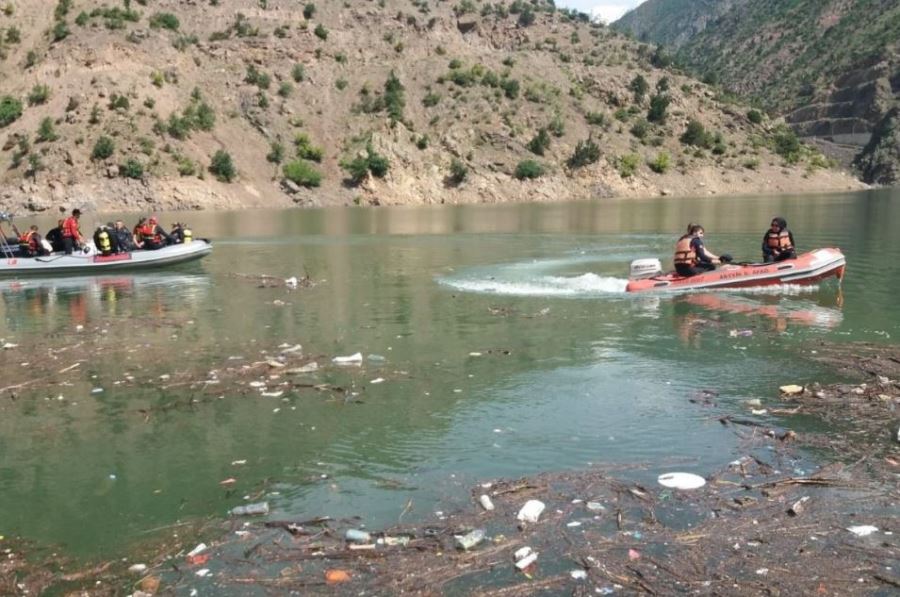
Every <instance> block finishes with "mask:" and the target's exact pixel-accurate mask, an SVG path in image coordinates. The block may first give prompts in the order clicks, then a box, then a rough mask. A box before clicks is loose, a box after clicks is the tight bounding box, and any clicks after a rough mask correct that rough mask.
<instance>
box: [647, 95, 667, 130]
mask: <svg viewBox="0 0 900 597" xmlns="http://www.w3.org/2000/svg"><path fill="white" fill-rule="evenodd" d="M671 101H672V100H671V98H670V97H669V96H668V95H666V94H665V93H657V94H656V95H654V96H653V97H652V98H650V108H649V109H648V110H647V120H649V121H650V122H657V123H659V124H665V122H666V109H667V108H668V107H669V104H670V103H671Z"/></svg>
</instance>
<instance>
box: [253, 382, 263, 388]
mask: <svg viewBox="0 0 900 597" xmlns="http://www.w3.org/2000/svg"><path fill="white" fill-rule="evenodd" d="M250 387H251V388H264V387H266V382H264V381H251V382H250Z"/></svg>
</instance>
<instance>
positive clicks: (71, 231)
mask: <svg viewBox="0 0 900 597" xmlns="http://www.w3.org/2000/svg"><path fill="white" fill-rule="evenodd" d="M79 218H81V210H80V209H78V208H75V209H73V210H72V215H71V216H69V217H68V218H66V219H65V220H63V224H62V240H63V250H64V251H65V252H66V255H71V254H72V251H74V250H75V249H77V248H80V247H81V246H82V245H83V244H84V237H83V236H81V230H80V229H79V228H78V220H79Z"/></svg>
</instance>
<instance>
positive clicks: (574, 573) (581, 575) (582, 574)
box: [569, 570, 587, 580]
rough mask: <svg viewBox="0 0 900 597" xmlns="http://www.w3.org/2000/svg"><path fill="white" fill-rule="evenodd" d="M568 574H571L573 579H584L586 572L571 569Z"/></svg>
mask: <svg viewBox="0 0 900 597" xmlns="http://www.w3.org/2000/svg"><path fill="white" fill-rule="evenodd" d="M569 576H571V577H572V578H573V579H574V580H584V579H586V578H587V572H585V571H584V570H572V571H571V572H569Z"/></svg>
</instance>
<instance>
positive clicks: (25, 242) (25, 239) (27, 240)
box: [19, 224, 48, 257]
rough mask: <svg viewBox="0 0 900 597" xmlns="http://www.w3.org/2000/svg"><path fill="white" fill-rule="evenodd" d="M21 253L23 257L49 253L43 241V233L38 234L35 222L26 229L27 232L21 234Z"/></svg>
mask: <svg viewBox="0 0 900 597" xmlns="http://www.w3.org/2000/svg"><path fill="white" fill-rule="evenodd" d="M19 254H20V255H22V256H23V257H38V256H41V255H48V252H47V251H46V250H45V249H44V246H43V244H42V243H41V235H40V234H38V227H37V226H36V225H34V224H32V225H31V227H30V228H29V229H28V230H26V231H25V234H22V235H21V236H19Z"/></svg>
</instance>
